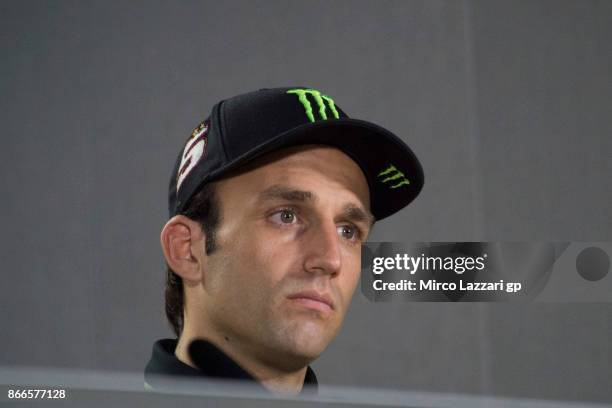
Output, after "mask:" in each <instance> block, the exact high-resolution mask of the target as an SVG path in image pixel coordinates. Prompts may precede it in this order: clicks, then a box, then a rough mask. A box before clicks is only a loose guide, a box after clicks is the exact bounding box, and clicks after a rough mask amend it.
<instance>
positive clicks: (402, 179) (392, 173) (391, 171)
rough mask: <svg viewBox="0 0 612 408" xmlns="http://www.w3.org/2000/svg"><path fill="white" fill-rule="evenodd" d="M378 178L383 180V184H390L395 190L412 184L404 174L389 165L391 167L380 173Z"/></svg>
mask: <svg viewBox="0 0 612 408" xmlns="http://www.w3.org/2000/svg"><path fill="white" fill-rule="evenodd" d="M378 177H380V178H382V180H380V182H381V183H383V184H385V183H390V185H389V188H393V189H395V188H398V187H401V186H407V185H408V184H410V181H409V180H408V179H407V178H406V176H405V175H404V173H402V172H401V171H399V170H398V169H397V168H396V167H395V166H394V165H392V164H389V167H387V168H386V169H384V170H383V171H381V172H380V173H378Z"/></svg>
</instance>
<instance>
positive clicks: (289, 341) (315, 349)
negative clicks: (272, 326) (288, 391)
mask: <svg viewBox="0 0 612 408" xmlns="http://www.w3.org/2000/svg"><path fill="white" fill-rule="evenodd" d="M285 333H286V335H285V336H283V339H282V340H281V341H282V342H283V349H284V350H286V352H288V353H289V354H291V355H293V356H295V358H298V359H301V360H304V361H307V363H310V362H311V361H313V360H315V359H316V358H317V357H319V356H320V355H321V353H323V351H324V350H325V348H326V347H327V345H328V344H329V342H330V341H331V339H332V337H333V336H332V335H330V330H329V329H328V328H327V327H325V325H322V324H321V323H320V322H316V321H315V322H312V321H308V320H307V321H304V322H301V323H300V324H299V325H297V327H296V326H294V327H293V329H292V330H290V331H289V332H288V333H287V332H285Z"/></svg>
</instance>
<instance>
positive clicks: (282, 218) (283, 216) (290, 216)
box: [272, 210, 297, 224]
mask: <svg viewBox="0 0 612 408" xmlns="http://www.w3.org/2000/svg"><path fill="white" fill-rule="evenodd" d="M272 220H273V221H274V222H276V223H279V224H294V223H296V222H297V215H296V213H295V211H292V210H280V211H277V212H275V213H274V214H272Z"/></svg>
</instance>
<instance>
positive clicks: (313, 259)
mask: <svg viewBox="0 0 612 408" xmlns="http://www.w3.org/2000/svg"><path fill="white" fill-rule="evenodd" d="M340 245H341V243H340V240H339V237H338V231H337V226H336V225H335V223H321V224H319V225H317V226H316V227H314V228H312V229H311V230H310V231H309V234H308V238H307V243H306V246H305V248H304V249H305V252H306V256H305V258H304V269H306V270H307V271H308V272H313V273H325V274H331V275H335V274H337V273H338V272H339V271H340V268H341V267H342V252H341V246H340Z"/></svg>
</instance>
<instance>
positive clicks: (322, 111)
mask: <svg viewBox="0 0 612 408" xmlns="http://www.w3.org/2000/svg"><path fill="white" fill-rule="evenodd" d="M287 93H288V94H295V95H297V96H298V99H299V100H300V102H301V103H302V105H303V106H304V109H305V110H306V116H308V120H310V121H311V122H314V121H315V118H314V115H313V112H312V106H311V105H310V101H309V100H308V98H307V97H306V95H311V96H312V97H313V99H314V100H315V102H316V103H317V106H318V107H319V115H320V116H321V118H322V119H323V120H327V106H326V104H325V102H327V104H328V105H329V110H330V111H331V112H332V114H333V115H334V118H336V119H340V115H338V111H337V110H336V105H334V100H333V99H332V98H330V97H329V96H327V95H323V94H322V93H321V92H319V91H317V90H316V89H290V90H288V91H287Z"/></svg>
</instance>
